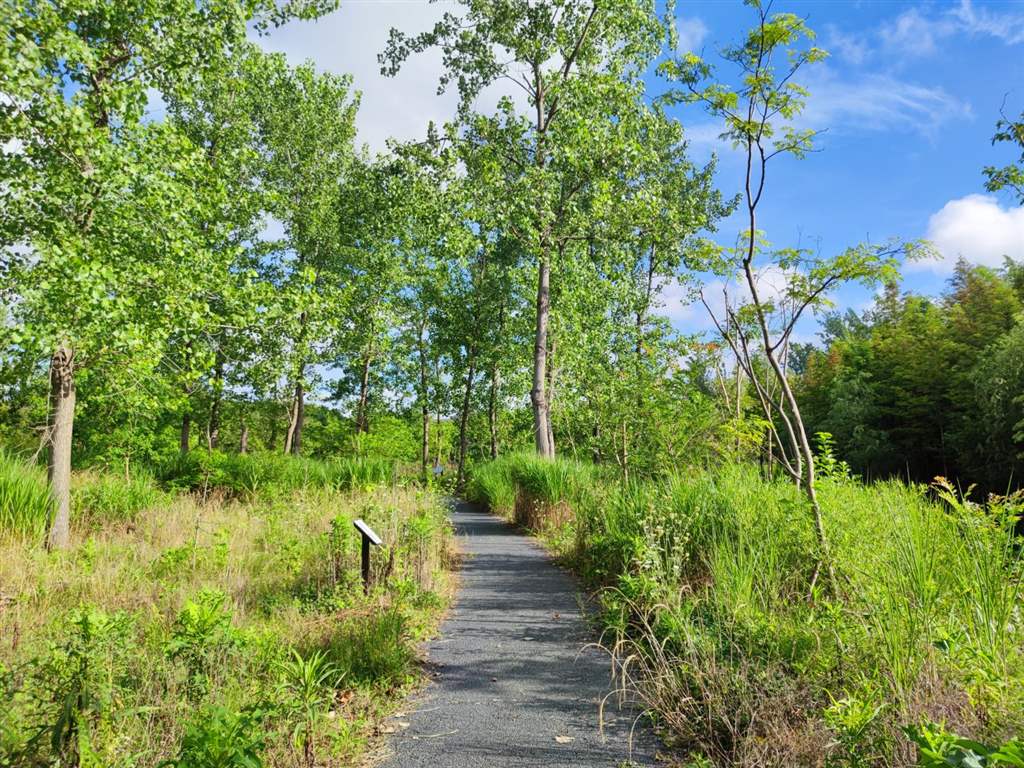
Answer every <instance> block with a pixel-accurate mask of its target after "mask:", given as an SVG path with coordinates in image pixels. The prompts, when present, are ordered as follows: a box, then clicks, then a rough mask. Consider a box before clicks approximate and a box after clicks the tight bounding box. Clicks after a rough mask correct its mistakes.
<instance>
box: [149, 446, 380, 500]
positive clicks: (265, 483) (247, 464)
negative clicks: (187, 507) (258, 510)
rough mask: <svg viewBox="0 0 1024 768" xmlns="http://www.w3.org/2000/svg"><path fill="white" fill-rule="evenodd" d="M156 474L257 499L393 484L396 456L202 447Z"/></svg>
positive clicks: (171, 482)
mask: <svg viewBox="0 0 1024 768" xmlns="http://www.w3.org/2000/svg"><path fill="white" fill-rule="evenodd" d="M156 476H157V478H158V479H159V480H160V481H161V482H162V483H163V484H164V485H165V486H167V487H169V488H173V489H179V490H188V491H198V492H210V491H213V490H222V491H226V492H228V493H229V494H230V495H233V496H236V497H244V498H255V497H259V496H262V497H273V496H274V495H276V494H281V493H288V492H291V491H294V490H299V489H307V488H321V489H331V490H343V491H348V490H368V489H372V488H374V487H378V486H385V485H390V484H392V483H394V482H395V480H396V479H397V467H396V465H395V463H394V462H393V461H391V460H388V459H382V458H378V457H372V456H371V457H361V456H353V457H342V458H336V459H330V460H326V461H323V460H318V459H309V458H304V457H295V456H285V455H283V454H279V453H254V454H245V455H240V454H230V453H222V452H219V451H212V452H211V451H202V450H197V451H190V452H189V453H186V454H180V455H176V456H175V457H174V458H172V459H170V460H168V461H166V462H164V463H163V464H162V465H161V466H159V467H158V468H157V472H156Z"/></svg>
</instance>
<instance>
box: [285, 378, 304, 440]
mask: <svg viewBox="0 0 1024 768" xmlns="http://www.w3.org/2000/svg"><path fill="white" fill-rule="evenodd" d="M305 395H306V393H305V390H304V389H303V386H302V382H301V381H300V382H299V383H298V384H296V385H295V396H294V398H293V399H292V414H291V419H290V420H289V423H288V434H287V435H286V436H285V439H284V452H285V453H291V454H294V455H295V456H298V455H299V452H300V451H301V450H302V424H303V422H304V421H305V417H306V413H305V412H306V404H305Z"/></svg>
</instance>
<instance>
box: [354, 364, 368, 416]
mask: <svg viewBox="0 0 1024 768" xmlns="http://www.w3.org/2000/svg"><path fill="white" fill-rule="evenodd" d="M369 399H370V356H369V355H367V356H366V357H365V358H363V367H362V372H361V373H360V375H359V404H358V406H357V407H356V434H362V433H364V432H369V431H370V423H369V414H368V413H367V407H368V405H369Z"/></svg>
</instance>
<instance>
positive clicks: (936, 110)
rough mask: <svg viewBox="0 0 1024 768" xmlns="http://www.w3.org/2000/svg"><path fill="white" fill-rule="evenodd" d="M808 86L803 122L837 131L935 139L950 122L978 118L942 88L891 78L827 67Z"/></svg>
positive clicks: (808, 82) (811, 79)
mask: <svg viewBox="0 0 1024 768" xmlns="http://www.w3.org/2000/svg"><path fill="white" fill-rule="evenodd" d="M806 85H807V87H808V88H809V90H810V92H811V98H810V99H809V100H808V102H807V108H806V110H805V111H804V114H803V115H802V116H801V120H800V122H801V124H802V125H806V126H808V127H812V128H816V129H828V130H830V131H833V132H850V131H858V132H865V131H870V132H874V131H904V132H911V133H918V134H921V135H923V136H931V135H934V134H935V132H936V131H938V130H939V128H941V126H942V125H943V124H945V123H946V122H948V121H950V120H957V119H970V118H972V117H973V114H972V111H971V106H970V104H968V103H967V102H965V101H961V100H960V99H958V98H956V97H955V96H953V95H951V94H949V93H947V92H946V91H945V90H944V89H943V88H941V87H937V86H924V85H918V84H916V83H912V82H907V81H905V80H901V79H898V78H896V77H893V76H891V75H885V74H871V75H865V76H862V77H855V78H849V77H844V76H840V75H838V74H837V73H836V72H835V71H834V70H832V69H830V68H827V67H825V68H821V69H819V70H818V72H817V73H816V74H815V75H813V76H812V77H810V78H808V80H807V81H806Z"/></svg>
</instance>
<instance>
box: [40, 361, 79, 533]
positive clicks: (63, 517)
mask: <svg viewBox="0 0 1024 768" xmlns="http://www.w3.org/2000/svg"><path fill="white" fill-rule="evenodd" d="M50 410H51V411H52V413H53V425H52V427H51V431H50V466H49V480H50V495H51V497H52V500H53V512H52V514H53V519H52V522H51V524H50V530H49V532H48V534H47V537H46V546H47V549H64V548H66V547H67V546H68V544H69V543H70V538H71V438H72V436H73V434H74V427H75V363H74V353H73V352H72V351H71V348H70V347H68V346H67V345H66V344H61V345H60V346H58V347H57V350H56V351H55V352H54V353H53V357H52V358H50Z"/></svg>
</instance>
